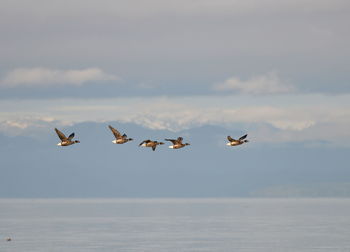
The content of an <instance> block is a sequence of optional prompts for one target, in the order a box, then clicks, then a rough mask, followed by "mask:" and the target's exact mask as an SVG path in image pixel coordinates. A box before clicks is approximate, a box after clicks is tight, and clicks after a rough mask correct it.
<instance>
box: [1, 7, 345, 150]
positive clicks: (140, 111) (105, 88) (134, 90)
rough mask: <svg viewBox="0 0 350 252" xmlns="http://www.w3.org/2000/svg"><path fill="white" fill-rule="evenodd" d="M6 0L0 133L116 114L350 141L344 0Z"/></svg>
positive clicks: (281, 136) (165, 125) (271, 137)
mask: <svg viewBox="0 0 350 252" xmlns="http://www.w3.org/2000/svg"><path fill="white" fill-rule="evenodd" d="M0 3H1V8H0V34H1V36H0V132H1V133H3V134H8V135H13V134H17V135H18V134H25V132H26V130H27V129H28V128H30V127H36V126H37V125H42V124H43V123H44V124H45V125H46V123H47V125H48V126H50V127H51V126H52V125H51V123H52V122H54V123H55V124H56V125H59V126H64V125H72V124H74V123H76V122H83V121H111V120H113V121H121V122H134V123H137V124H142V125H145V126H146V127H150V128H153V129H157V128H159V129H170V130H173V131H176V130H181V129H186V128H190V127H192V126H198V125H205V124H214V125H223V126H225V127H227V128H228V129H229V128H234V127H235V128H237V126H236V125H240V127H242V128H243V129H242V130H243V131H245V129H248V130H250V131H249V132H252V133H253V134H254V135H255V138H256V139H258V140H259V141H263V142H264V141H265V142H289V141H302V142H304V141H327V142H329V143H332V144H336V145H346V146H348V145H349V142H350V141H349V140H350V133H349V128H350V102H349V101H350V77H349V72H350V71H349V70H350V69H349V66H350V49H349V44H350V33H349V31H348V30H349V23H350V2H349V1H347V0H318V1H315V0H286V1H279V0H264V1H261V0H218V1H209V0H202V1H184V0H179V1H164V0H148V1H115V0H102V1H97V0H90V1H88V0H77V1H72V0H69V1H67V0H60V1H57V0H52V1H46V0H27V1H19V0H0ZM266 125H269V126H271V127H272V129H273V128H275V129H276V130H277V131H276V132H274V131H273V130H271V128H269V130H267V129H266Z"/></svg>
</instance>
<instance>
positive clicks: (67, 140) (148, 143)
mask: <svg viewBox="0 0 350 252" xmlns="http://www.w3.org/2000/svg"><path fill="white" fill-rule="evenodd" d="M108 128H109V129H110V130H111V131H112V133H113V135H114V137H115V139H114V140H113V141H112V142H113V143H115V144H124V143H127V142H129V141H132V140H133V139H132V138H128V136H127V135H126V134H123V135H122V134H121V133H120V132H119V131H118V130H116V129H115V128H113V127H112V126H111V125H108ZM55 131H56V133H57V135H58V137H59V138H60V140H61V142H60V143H58V144H57V145H59V146H69V145H72V144H75V143H80V141H79V140H73V138H74V133H72V134H70V135H69V136H68V137H66V136H65V135H64V134H63V133H62V132H61V131H59V130H58V129H57V128H55ZM247 136H248V135H247V134H246V135H244V136H241V137H240V138H238V139H234V138H232V137H230V136H227V140H228V141H229V142H228V143H227V144H226V145H228V146H237V145H241V144H244V143H247V142H248V140H247V139H246V138H247ZM164 140H165V141H169V142H171V143H172V145H170V146H169V148H171V149H180V148H183V147H185V146H187V145H190V144H189V143H183V142H182V140H183V138H182V137H178V138H177V139H167V138H166V139H164ZM162 144H164V143H163V142H158V141H153V140H150V139H147V140H143V141H142V142H141V143H140V144H139V146H143V147H150V148H152V150H153V151H155V150H156V148H157V146H158V145H162Z"/></svg>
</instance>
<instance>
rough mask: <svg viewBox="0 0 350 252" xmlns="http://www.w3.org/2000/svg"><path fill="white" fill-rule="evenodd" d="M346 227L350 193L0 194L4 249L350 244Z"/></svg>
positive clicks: (251, 249)
mask: <svg viewBox="0 0 350 252" xmlns="http://www.w3.org/2000/svg"><path fill="white" fill-rule="evenodd" d="M349 235H350V199H0V238H1V239H0V251H4V252H10V251H11V252H12V251H26V252H31V251H33V252H34V251H35V252H55V251H57V252H63V251H64V252H77V251H96V252H97V251H140V252H141V251H152V252H158V251H159V252H161V251H162V252H163V251H177V252H178V251H244V252H256V251H266V252H267V251H268V252H273V251H350V239H349V237H350V236H349ZM8 236H10V237H12V239H13V240H12V241H11V242H7V241H5V238H6V237H8Z"/></svg>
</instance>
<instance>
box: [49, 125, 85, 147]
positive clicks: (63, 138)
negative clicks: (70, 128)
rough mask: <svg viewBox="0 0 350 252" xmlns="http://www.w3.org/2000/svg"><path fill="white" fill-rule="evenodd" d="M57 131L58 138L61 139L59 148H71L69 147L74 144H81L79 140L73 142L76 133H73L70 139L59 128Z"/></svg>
mask: <svg viewBox="0 0 350 252" xmlns="http://www.w3.org/2000/svg"><path fill="white" fill-rule="evenodd" d="M55 131H56V133H57V135H58V137H59V138H60V139H61V142H60V143H58V144H57V145H58V146H69V145H72V144H75V143H80V141H79V140H73V137H74V133H72V134H70V135H69V136H68V137H66V136H65V135H64V134H63V133H62V132H61V131H59V130H58V129H57V128H55Z"/></svg>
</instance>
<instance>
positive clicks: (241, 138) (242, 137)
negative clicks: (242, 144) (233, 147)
mask: <svg viewBox="0 0 350 252" xmlns="http://www.w3.org/2000/svg"><path fill="white" fill-rule="evenodd" d="M247 136H248V134H245V135H244V136H241V137H240V138H239V140H243V139H245V138H246V137H247Z"/></svg>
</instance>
